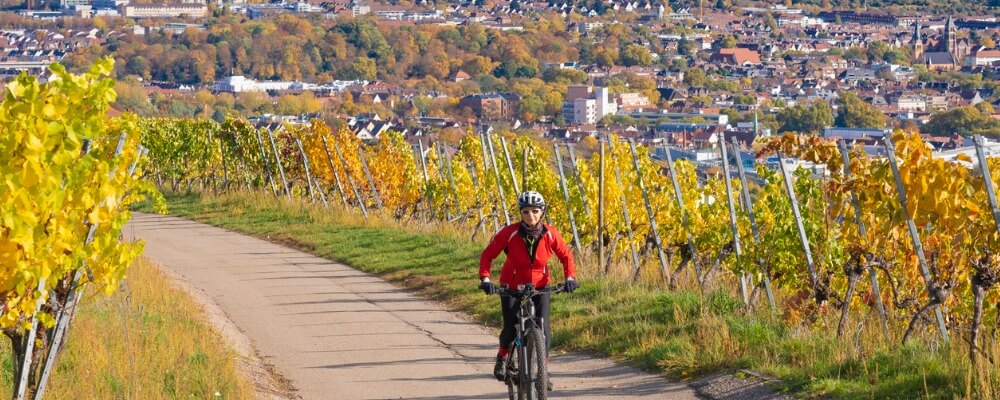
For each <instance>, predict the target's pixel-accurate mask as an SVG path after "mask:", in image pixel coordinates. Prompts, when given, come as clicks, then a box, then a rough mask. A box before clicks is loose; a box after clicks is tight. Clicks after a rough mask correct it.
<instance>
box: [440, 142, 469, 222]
mask: <svg viewBox="0 0 1000 400" xmlns="http://www.w3.org/2000/svg"><path fill="white" fill-rule="evenodd" d="M442 158H444V165H445V168H446V171H447V172H448V185H449V186H450V187H451V197H452V200H454V201H455V212H456V213H459V212H461V213H462V222H465V218H466V217H465V216H467V215H469V212H468V210H462V209H461V207H460V205H461V204H460V203H459V201H458V185H456V184H455V173H454V172H453V171H452V168H451V157H450V156H449V155H448V152H447V151H443V152H442Z"/></svg>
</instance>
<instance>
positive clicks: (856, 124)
mask: <svg viewBox="0 0 1000 400" xmlns="http://www.w3.org/2000/svg"><path fill="white" fill-rule="evenodd" d="M839 94H840V98H839V99H838V100H837V126H841V127H845V128H884V127H885V115H884V114H882V111H881V110H879V109H877V108H875V107H873V106H872V105H871V104H868V103H865V101H864V100H862V99H861V98H860V97H858V95H856V94H854V93H853V92H840V93H839Z"/></svg>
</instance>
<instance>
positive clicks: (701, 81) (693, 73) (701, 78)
mask: <svg viewBox="0 0 1000 400" xmlns="http://www.w3.org/2000/svg"><path fill="white" fill-rule="evenodd" d="M706 82H708V77H707V76H705V71H703V70H700V69H689V70H687V71H685V72H684V83H686V84H688V86H705V83H706Z"/></svg>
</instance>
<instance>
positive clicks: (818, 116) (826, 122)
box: [778, 100, 833, 134]
mask: <svg viewBox="0 0 1000 400" xmlns="http://www.w3.org/2000/svg"><path fill="white" fill-rule="evenodd" d="M778 121H780V122H781V127H780V128H778V132H799V133H811V134H818V133H819V132H820V131H821V130H822V129H823V128H827V127H830V126H833V108H831V107H830V103H827V102H825V101H823V100H817V101H815V102H813V103H809V104H798V105H796V106H795V107H788V108H785V109H784V110H781V112H780V113H778Z"/></svg>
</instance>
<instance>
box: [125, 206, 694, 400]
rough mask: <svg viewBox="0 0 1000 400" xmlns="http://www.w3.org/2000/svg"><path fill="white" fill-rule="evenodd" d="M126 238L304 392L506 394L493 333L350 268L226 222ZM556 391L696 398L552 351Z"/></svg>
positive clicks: (306, 395)
mask: <svg viewBox="0 0 1000 400" xmlns="http://www.w3.org/2000/svg"><path fill="white" fill-rule="evenodd" d="M125 234H126V236H127V237H132V236H133V235H134V237H136V238H140V239H145V240H146V253H145V254H146V256H147V257H149V258H152V259H154V260H156V261H158V262H159V263H161V264H162V265H163V266H164V267H165V268H168V269H169V270H171V271H172V272H173V273H174V274H175V275H179V276H180V277H182V279H184V280H186V281H189V283H190V284H191V285H192V286H194V287H195V288H197V289H200V290H204V291H205V292H206V293H207V294H208V296H210V297H211V298H212V300H213V301H214V302H215V303H217V304H218V305H219V307H220V308H221V309H222V310H223V311H224V312H225V313H226V314H227V315H228V316H229V318H230V319H231V320H232V321H233V322H234V323H235V324H236V326H237V327H239V328H240V329H241V330H242V331H243V332H244V333H245V334H246V336H247V337H249V339H250V340H251V341H252V342H253V344H254V346H255V347H256V348H257V350H258V351H259V353H260V355H261V356H262V357H263V358H264V360H265V361H267V362H269V363H272V364H274V365H275V367H276V368H277V370H278V371H279V372H280V373H281V374H282V375H284V376H285V377H286V378H288V379H290V380H291V384H292V385H293V386H294V387H295V388H297V389H298V392H297V393H298V394H299V395H301V396H302V398H303V399H350V400H356V399H456V400H457V399H503V398H506V389H505V387H504V386H503V385H502V384H501V383H499V382H497V381H495V380H493V378H492V376H491V373H492V370H493V357H494V355H495V354H496V344H495V343H496V336H494V334H492V333H490V332H489V331H488V330H487V329H485V328H483V327H480V326H478V325H476V324H475V323H471V322H469V321H467V320H465V319H463V318H462V317H461V316H460V315H459V314H457V313H455V312H451V311H448V310H447V309H445V308H443V307H441V306H440V305H438V304H435V303H433V302H429V301H426V300H424V299H421V298H419V297H416V296H414V295H412V294H410V293H407V292H406V291H404V290H401V289H400V288H397V287H395V286H393V285H392V284H389V283H387V282H385V281H383V280H382V279H380V278H378V277H375V276H372V275H369V274H366V273H363V272H360V271H358V270H356V269H353V268H351V267H348V266H346V265H343V264H338V263H335V262H332V261H329V260H326V259H322V258H319V257H315V256H312V255H309V254H306V253H303V252H300V251H297V250H294V249H291V248H288V247H285V246H281V245H277V244H273V243H270V242H266V241H263V240H260V239H256V238H253V237H250V236H246V235H242V234H239V233H235V232H231V231H227V230H224V229H221V228H216V227H212V226H209V225H205V224H201V223H196V222H192V221H189V220H186V219H182V218H177V217H172V216H158V215H148V214H141V213H135V214H134V218H133V221H132V222H131V223H130V226H129V227H127V228H126V229H125ZM551 361H552V366H551V375H552V378H553V381H554V382H555V387H556V390H555V392H553V394H552V396H551V397H553V398H564V399H695V398H697V397H696V396H695V394H694V391H693V390H692V389H691V388H690V387H688V386H687V385H684V384H683V383H676V382H670V381H667V380H665V379H663V378H660V377H658V376H656V375H651V374H646V373H643V372H641V371H638V370H637V369H635V368H631V367H626V366H621V365H617V364H614V363H612V362H610V361H607V360H602V359H596V358H592V357H587V356H581V355H561V356H553V357H552V360H551Z"/></svg>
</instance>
